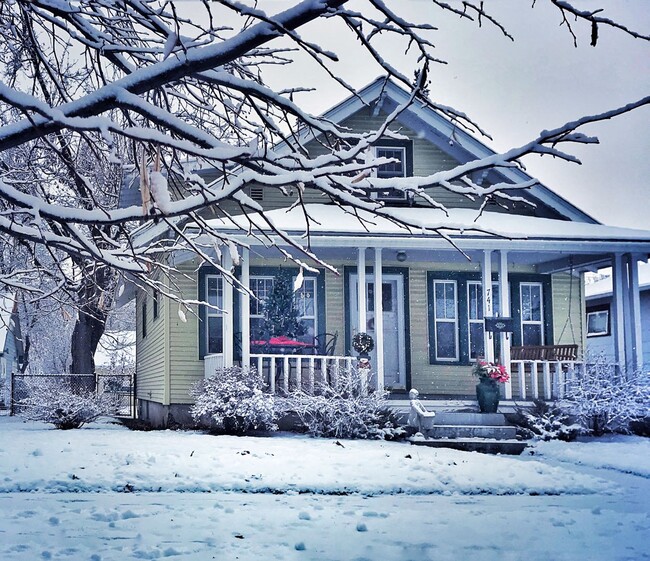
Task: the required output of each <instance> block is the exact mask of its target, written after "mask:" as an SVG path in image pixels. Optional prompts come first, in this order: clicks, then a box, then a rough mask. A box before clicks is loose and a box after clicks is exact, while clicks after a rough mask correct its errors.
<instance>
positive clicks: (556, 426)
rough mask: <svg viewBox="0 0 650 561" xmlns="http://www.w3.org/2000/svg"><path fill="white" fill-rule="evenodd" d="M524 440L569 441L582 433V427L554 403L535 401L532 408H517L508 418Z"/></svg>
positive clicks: (541, 400)
mask: <svg viewBox="0 0 650 561" xmlns="http://www.w3.org/2000/svg"><path fill="white" fill-rule="evenodd" d="M509 420H510V422H512V423H513V424H515V425H516V426H517V427H518V428H519V429H520V432H521V433H522V435H523V436H524V437H525V438H537V439H540V440H564V441H567V442H568V441H571V440H575V438H576V437H577V436H578V435H579V434H580V433H581V432H582V426H581V425H579V424H577V423H575V422H573V421H572V419H571V416H570V415H569V414H568V413H567V411H565V410H564V409H562V407H560V406H559V405H558V404H557V403H556V402H553V403H548V402H546V401H544V400H543V399H535V400H534V401H533V407H532V408H526V409H524V408H518V409H517V411H516V413H515V414H514V415H512V416H510V417H509Z"/></svg>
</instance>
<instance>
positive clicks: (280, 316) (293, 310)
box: [263, 271, 306, 339]
mask: <svg viewBox="0 0 650 561" xmlns="http://www.w3.org/2000/svg"><path fill="white" fill-rule="evenodd" d="M263 308H264V329H265V331H267V332H268V334H269V336H271V337H274V336H277V335H285V336H287V337H290V338H292V339H295V338H296V337H300V336H301V335H304V334H305V331H306V330H305V326H304V325H303V324H302V322H301V321H300V319H299V316H298V308H297V307H296V302H295V300H294V295H293V277H292V276H291V274H290V273H289V272H288V271H280V274H279V275H278V276H277V277H276V278H275V279H274V281H273V289H272V290H271V292H270V294H269V295H268V297H267V298H266V301H265V302H264V307H263Z"/></svg>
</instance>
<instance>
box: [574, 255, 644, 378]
mask: <svg viewBox="0 0 650 561" xmlns="http://www.w3.org/2000/svg"><path fill="white" fill-rule="evenodd" d="M638 285H639V305H640V324H639V326H640V329H638V330H637V331H636V334H637V336H640V338H641V346H642V356H643V360H642V361H641V365H642V366H645V367H646V368H647V367H648V366H650V263H647V262H645V263H644V262H640V263H639V264H638ZM613 287H614V283H613V278H612V276H608V277H605V278H603V279H600V280H598V281H596V282H593V283H588V284H587V285H585V299H586V307H587V311H586V314H587V315H586V329H587V355H588V356H589V358H590V359H592V360H600V359H604V360H606V361H611V362H615V361H616V360H617V359H616V350H615V348H616V347H615V340H614V337H615V333H616V331H615V330H614V329H613V322H614V321H615V319H614V318H615V317H616V302H615V301H614V297H613V296H614V291H613ZM630 319H631V318H630ZM633 344H635V342H633ZM634 351H635V352H636V348H635V349H634Z"/></svg>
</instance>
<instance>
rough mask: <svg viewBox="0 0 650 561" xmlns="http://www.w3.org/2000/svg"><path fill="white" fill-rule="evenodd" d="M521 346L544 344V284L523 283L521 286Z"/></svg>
mask: <svg viewBox="0 0 650 561" xmlns="http://www.w3.org/2000/svg"><path fill="white" fill-rule="evenodd" d="M520 305H521V344H522V345H543V344H544V319H543V318H544V310H543V304H542V283H540V282H522V283H521V285H520Z"/></svg>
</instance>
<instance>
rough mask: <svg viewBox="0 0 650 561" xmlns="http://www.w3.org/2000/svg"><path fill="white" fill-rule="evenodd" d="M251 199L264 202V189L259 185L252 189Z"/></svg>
mask: <svg viewBox="0 0 650 561" xmlns="http://www.w3.org/2000/svg"><path fill="white" fill-rule="evenodd" d="M251 199H253V200H254V201H263V200H264V187H262V186H261V185H258V186H256V187H251Z"/></svg>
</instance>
